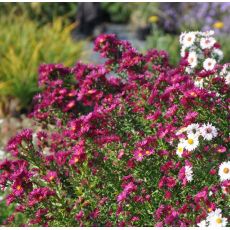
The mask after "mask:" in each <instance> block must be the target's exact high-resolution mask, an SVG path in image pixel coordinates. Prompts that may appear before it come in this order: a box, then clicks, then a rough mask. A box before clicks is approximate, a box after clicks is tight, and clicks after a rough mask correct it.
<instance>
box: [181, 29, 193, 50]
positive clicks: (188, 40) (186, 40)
mask: <svg viewBox="0 0 230 230" xmlns="http://www.w3.org/2000/svg"><path fill="white" fill-rule="evenodd" d="M195 39H196V35H195V33H193V32H189V33H186V34H185V35H184V37H183V45H184V46H185V47H190V46H192V45H193V43H194V42H195Z"/></svg>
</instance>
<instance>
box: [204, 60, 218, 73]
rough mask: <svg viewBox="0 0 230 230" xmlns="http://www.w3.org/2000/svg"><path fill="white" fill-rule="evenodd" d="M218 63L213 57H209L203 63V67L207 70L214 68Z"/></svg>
mask: <svg viewBox="0 0 230 230" xmlns="http://www.w3.org/2000/svg"><path fill="white" fill-rule="evenodd" d="M215 65H216V60H215V59H213V58H207V59H206V60H205V61H204V63H203V67H204V69H205V70H207V71H208V70H213V69H214V67H215Z"/></svg>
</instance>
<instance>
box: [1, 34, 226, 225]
mask: <svg viewBox="0 0 230 230" xmlns="http://www.w3.org/2000/svg"><path fill="white" fill-rule="evenodd" d="M206 36H207V37H206ZM182 38H183V39H182ZM203 38H204V39H211V38H210V37H209V35H208V33H207V34H206V35H205V34H198V33H188V34H184V35H183V36H182V37H181V42H182V44H183V46H186V49H185V55H183V57H182V59H181V61H180V63H179V64H178V66H177V67H175V68H173V67H171V66H170V65H169V64H168V55H167V53H166V52H165V51H157V50H149V51H148V52H147V53H146V54H145V55H143V54H140V53H138V52H137V51H136V50H135V49H134V48H133V47H132V46H131V44H130V43H128V42H127V41H120V40H118V39H117V38H116V36H115V35H100V36H99V37H98V38H97V39H96V41H95V50H96V51H98V52H100V53H101V56H102V57H104V58H106V62H105V63H104V64H103V65H90V64H89V65H86V64H83V63H81V62H79V63H77V64H76V65H75V66H74V67H73V68H67V67H64V66H63V65H60V64H56V65H54V64H53V65H42V66H40V68H39V86H40V87H41V88H42V92H41V93H40V94H38V95H37V96H36V97H35V98H34V100H35V107H34V111H33V112H32V114H31V115H30V116H31V117H32V118H33V119H34V120H35V121H36V123H35V124H36V125H37V126H39V127H40V130H39V131H37V132H35V131H33V130H30V129H26V130H23V131H22V132H20V133H18V134H17V135H16V136H15V137H13V138H12V139H11V140H10V141H9V143H8V145H7V151H9V152H10V153H11V154H12V158H10V159H5V160H3V161H1V163H0V170H1V177H0V184H1V187H2V189H6V188H9V189H10V193H9V194H8V196H7V198H6V202H7V204H8V205H9V204H11V203H15V205H16V208H15V212H14V213H13V215H12V216H10V217H8V219H7V220H6V221H5V225H12V224H13V223H14V218H15V217H16V216H17V215H18V213H24V215H25V216H26V219H27V221H26V222H25V223H24V225H25V226H31V225H32V226H37V225H38V226H197V225H198V226H207V225H209V226H227V225H228V222H229V220H228V216H229V186H230V161H229V154H228V152H227V151H228V142H229V133H228V127H227V126H228V118H229V114H228V109H229V108H228V103H229V99H228V97H227V93H228V90H229V81H226V79H227V77H226V76H229V68H228V65H221V64H219V60H218V59H217V60H216V59H215V57H213V58H214V59H215V60H216V62H215V63H214V64H213V65H212V68H211V67H210V68H209V69H207V68H205V67H204V66H202V65H201V64H200V63H203V62H206V61H207V59H208V58H211V57H210V55H212V54H213V49H214V48H217V47H218V48H219V47H220V45H219V44H218V43H217V42H216V41H215V42H212V45H210V46H208V47H205V49H204V50H203V49H202V45H201V40H202V41H203ZM192 41H193V42H192ZM211 41H213V40H211ZM202 44H203V42H202ZM204 44H206V42H204ZM200 46H201V49H200ZM198 51H199V52H200V53H199V54H197V60H196V61H197V65H194V64H193V61H192V60H191V53H192V52H193V54H195V52H198ZM203 52H204V53H203ZM194 57H195V55H194ZM204 59H206V60H204ZM198 63H199V64H198ZM207 66H209V64H207ZM188 69H192V71H189V73H188V71H187V70H188ZM228 78H229V77H228ZM197 79H201V80H202V81H204V82H205V84H203V85H202V87H200V86H197V84H195V83H196V81H197Z"/></svg>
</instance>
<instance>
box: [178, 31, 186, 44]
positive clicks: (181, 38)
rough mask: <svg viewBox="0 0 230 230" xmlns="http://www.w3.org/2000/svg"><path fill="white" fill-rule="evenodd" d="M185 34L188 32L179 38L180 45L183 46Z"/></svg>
mask: <svg viewBox="0 0 230 230" xmlns="http://www.w3.org/2000/svg"><path fill="white" fill-rule="evenodd" d="M185 34H186V32H183V33H181V35H180V38H179V41H180V44H183V40H184V36H185Z"/></svg>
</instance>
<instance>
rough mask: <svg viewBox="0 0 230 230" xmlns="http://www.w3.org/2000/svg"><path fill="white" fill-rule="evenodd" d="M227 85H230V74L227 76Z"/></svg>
mask: <svg viewBox="0 0 230 230" xmlns="http://www.w3.org/2000/svg"><path fill="white" fill-rule="evenodd" d="M225 83H226V84H227V85H230V72H229V73H228V74H227V75H226V76H225Z"/></svg>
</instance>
